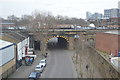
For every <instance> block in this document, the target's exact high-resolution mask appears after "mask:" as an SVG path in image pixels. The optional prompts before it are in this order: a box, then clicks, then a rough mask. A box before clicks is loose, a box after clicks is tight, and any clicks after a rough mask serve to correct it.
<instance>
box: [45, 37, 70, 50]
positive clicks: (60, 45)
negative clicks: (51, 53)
mask: <svg viewBox="0 0 120 80" xmlns="http://www.w3.org/2000/svg"><path fill="white" fill-rule="evenodd" d="M47 49H49V50H53V49H68V42H67V40H66V39H65V38H63V37H55V38H51V39H49V40H48V43H47Z"/></svg>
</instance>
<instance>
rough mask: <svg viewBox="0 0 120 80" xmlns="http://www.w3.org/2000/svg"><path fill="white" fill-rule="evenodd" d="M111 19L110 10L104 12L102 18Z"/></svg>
mask: <svg viewBox="0 0 120 80" xmlns="http://www.w3.org/2000/svg"><path fill="white" fill-rule="evenodd" d="M110 17H111V9H105V10H104V18H105V19H109V18H110Z"/></svg>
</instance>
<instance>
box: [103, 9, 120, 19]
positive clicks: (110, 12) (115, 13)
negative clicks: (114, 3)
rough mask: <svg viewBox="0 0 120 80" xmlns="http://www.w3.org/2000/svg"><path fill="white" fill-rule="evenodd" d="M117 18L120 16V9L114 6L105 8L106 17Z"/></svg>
mask: <svg viewBox="0 0 120 80" xmlns="http://www.w3.org/2000/svg"><path fill="white" fill-rule="evenodd" d="M113 17H114V18H115V17H120V9H118V8H114V9H105V10H104V18H105V19H109V18H113Z"/></svg>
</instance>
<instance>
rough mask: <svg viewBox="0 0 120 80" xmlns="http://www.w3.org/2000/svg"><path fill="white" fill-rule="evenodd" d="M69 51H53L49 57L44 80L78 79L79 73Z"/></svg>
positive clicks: (43, 75) (43, 76)
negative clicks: (55, 79)
mask: <svg viewBox="0 0 120 80" xmlns="http://www.w3.org/2000/svg"><path fill="white" fill-rule="evenodd" d="M71 54H72V53H71V52H70V51H69V50H53V51H50V53H49V55H48V57H47V66H46V68H45V70H44V71H43V73H42V76H41V77H42V78H77V72H76V69H75V66H74V63H73V61H72V57H71Z"/></svg>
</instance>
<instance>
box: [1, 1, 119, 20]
mask: <svg viewBox="0 0 120 80" xmlns="http://www.w3.org/2000/svg"><path fill="white" fill-rule="evenodd" d="M118 1H119V0H0V17H4V18H5V17H7V16H8V15H12V14H14V15H16V16H18V17H19V16H21V15H23V14H31V13H32V12H33V11H35V10H40V11H49V12H51V13H52V14H53V15H63V16H70V17H78V18H86V11H90V12H91V13H94V12H99V13H104V9H110V8H117V7H118Z"/></svg>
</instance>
